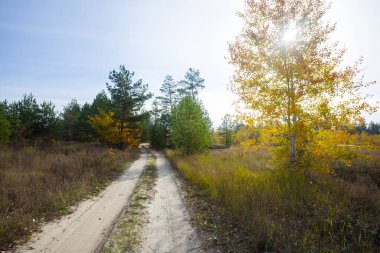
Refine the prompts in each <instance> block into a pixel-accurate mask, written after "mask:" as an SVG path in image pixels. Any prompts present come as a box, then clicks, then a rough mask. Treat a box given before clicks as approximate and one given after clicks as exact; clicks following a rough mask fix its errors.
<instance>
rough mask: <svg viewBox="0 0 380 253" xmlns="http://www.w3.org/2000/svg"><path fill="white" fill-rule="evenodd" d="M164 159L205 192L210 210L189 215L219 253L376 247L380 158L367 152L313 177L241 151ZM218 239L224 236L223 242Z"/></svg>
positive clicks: (171, 153)
mask: <svg viewBox="0 0 380 253" xmlns="http://www.w3.org/2000/svg"><path fill="white" fill-rule="evenodd" d="M166 154H167V156H168V157H169V159H170V160H171V161H172V162H173V164H174V165H175V166H176V168H178V170H179V171H180V172H181V174H182V175H183V176H184V177H185V178H186V179H187V180H188V181H189V182H191V183H192V184H194V185H196V186H197V187H198V190H199V191H200V192H203V193H205V196H206V199H205V200H204V202H206V203H207V202H208V200H211V203H213V204H214V205H215V206H216V208H214V209H212V208H205V209H196V208H195V211H196V212H198V214H195V217H199V216H201V217H202V219H200V220H199V219H198V223H199V224H198V225H199V226H200V227H203V230H206V231H210V230H211V234H212V233H214V236H215V235H216V236H217V238H215V240H211V242H214V243H215V244H216V245H217V246H218V245H219V246H220V245H222V246H223V247H224V249H225V250H232V252H252V251H254V252H263V251H266V252H271V251H275V252H278V251H279V252H305V251H307V252H310V251H313V252H376V251H378V250H379V249H380V238H379V235H380V231H379V229H380V190H379V186H380V185H379V183H380V182H379V181H378V179H379V175H380V170H379V168H380V159H379V156H380V154H379V153H373V155H374V156H376V157H374V158H376V159H374V160H372V161H363V160H358V161H357V163H358V164H360V166H358V167H353V168H347V167H345V168H339V169H340V170H344V173H343V174H342V175H339V176H335V177H332V176H330V175H324V174H320V173H312V174H310V176H309V177H305V176H304V175H303V174H299V173H293V172H290V171H288V170H284V169H278V168H276V167H275V166H274V165H273V164H268V162H267V161H268V159H269V154H268V153H267V152H257V151H251V152H248V153H246V154H244V155H243V154H242V149H240V148H231V149H228V150H222V151H212V152H210V153H208V154H204V155H193V156H183V155H181V154H180V153H178V152H177V151H171V150H167V151H166ZM339 169H338V168H337V170H339ZM363 171H366V172H365V173H363ZM347 175H350V176H349V177H350V178H351V179H350V180H348V179H347ZM201 195H202V194H201ZM198 203H199V202H198ZM204 204H205V203H203V205H204ZM199 212H204V213H206V214H199ZM207 213H208V214H207ZM215 217H218V218H215ZM195 219H196V218H195ZM215 219H216V220H215ZM218 221H219V222H218ZM220 227H221V228H220ZM209 234H210V233H209ZM223 234H224V235H228V236H227V237H224V238H223ZM209 237H210V236H209ZM236 237H237V238H236ZM211 238H213V237H211Z"/></svg>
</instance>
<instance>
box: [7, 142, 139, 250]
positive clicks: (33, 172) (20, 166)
mask: <svg viewBox="0 0 380 253" xmlns="http://www.w3.org/2000/svg"><path fill="white" fill-rule="evenodd" d="M137 157H138V151H137V150H128V151H120V150H118V149H112V148H106V147H102V146H100V145H95V144H92V143H58V142H57V143H51V144H50V145H46V144H45V145H42V146H40V147H31V146H26V147H22V148H15V147H8V148H2V149H0V168H1V170H0V249H3V250H6V249H8V248H11V247H12V246H14V245H15V243H16V242H18V241H20V240H24V239H26V238H27V236H29V235H30V234H31V232H33V231H35V230H36V229H38V226H39V225H40V224H41V223H42V222H46V221H50V220H52V219H53V218H56V217H58V216H60V215H62V214H68V213H70V212H71V207H72V206H73V205H74V204H75V203H77V202H78V201H80V200H82V199H84V198H87V197H90V196H94V195H97V194H98V193H99V192H100V191H101V190H102V189H103V188H104V187H105V186H106V185H107V183H109V182H110V181H111V180H112V179H115V178H116V177H117V176H118V175H120V174H121V173H122V172H123V171H124V169H126V168H127V166H128V164H129V163H131V162H132V161H133V160H135V159H136V158H137Z"/></svg>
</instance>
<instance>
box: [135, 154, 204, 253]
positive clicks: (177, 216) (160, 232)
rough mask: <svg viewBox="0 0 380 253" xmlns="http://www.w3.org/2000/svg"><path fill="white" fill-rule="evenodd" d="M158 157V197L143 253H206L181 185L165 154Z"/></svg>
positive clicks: (150, 209)
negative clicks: (194, 225)
mask: <svg viewBox="0 0 380 253" xmlns="http://www.w3.org/2000/svg"><path fill="white" fill-rule="evenodd" d="M154 155H155V156H156V157H157V173H158V179H157V182H156V186H155V195H154V197H153V200H152V202H151V203H150V204H149V205H148V207H147V212H148V217H147V219H148V223H147V224H146V226H145V228H144V230H143V238H142V245H141V252H142V253H150V252H157V253H158V252H159V253H164V252H165V253H166V252H173V253H175V252H179V253H180V252H194V253H195V252H203V251H202V250H201V248H200V246H201V245H200V242H199V240H198V239H197V236H196V233H195V231H194V229H193V228H192V227H191V225H190V223H189V215H188V212H187V209H186V206H185V203H184V201H183V199H182V197H181V194H182V193H181V189H180V188H179V185H178V183H179V181H178V179H176V176H175V174H174V171H173V169H172V168H171V166H170V164H169V162H168V160H167V159H166V158H165V157H164V155H163V154H161V153H159V152H154Z"/></svg>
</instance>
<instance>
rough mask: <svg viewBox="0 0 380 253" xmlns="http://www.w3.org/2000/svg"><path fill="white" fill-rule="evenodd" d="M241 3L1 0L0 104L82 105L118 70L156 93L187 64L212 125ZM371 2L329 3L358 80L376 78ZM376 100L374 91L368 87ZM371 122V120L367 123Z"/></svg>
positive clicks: (222, 99) (222, 104) (222, 101)
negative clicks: (361, 75)
mask: <svg viewBox="0 0 380 253" xmlns="http://www.w3.org/2000/svg"><path fill="white" fill-rule="evenodd" d="M242 6H243V1H242V0H175V1H174V0H110V1H104V0H81V1H78V0H66V1H48V0H44V1H42V0H33V1H32V0H18V1H0V43H1V44H0V100H4V99H7V100H9V101H13V100H18V99H20V98H22V96H23V94H25V93H30V92H31V93H33V94H34V95H35V96H36V97H37V99H38V100H39V101H40V102H42V101H43V100H48V101H53V102H54V103H55V104H56V105H57V109H59V110H60V109H61V108H62V106H63V105H65V104H67V103H68V102H69V101H70V100H71V99H72V98H76V99H77V100H78V101H79V102H80V103H84V102H86V101H88V102H91V101H92V99H93V98H94V97H95V95H96V94H97V93H98V92H99V91H101V90H102V89H105V83H106V82H107V81H108V80H107V79H108V73H109V71H110V70H112V69H116V68H118V66H119V65H120V64H124V65H125V66H126V67H127V68H128V69H130V70H133V71H135V73H136V77H141V78H143V80H144V82H146V83H148V84H149V87H150V89H151V90H152V91H153V92H154V93H155V94H156V95H158V90H159V87H160V85H161V83H162V80H163V79H164V77H165V75H167V74H171V75H173V76H174V78H175V79H176V80H180V79H182V78H183V75H184V73H185V72H186V70H187V69H188V68H189V67H193V68H199V69H200V71H201V76H202V77H204V78H205V79H206V81H205V85H206V88H205V89H204V90H203V91H202V92H201V99H202V100H203V102H204V104H205V107H206V109H207V110H208V111H209V114H210V116H211V119H212V120H213V121H214V124H215V125H218V124H219V123H220V118H221V117H222V116H223V115H224V114H225V113H228V112H233V106H232V105H231V104H232V102H233V101H234V100H235V99H236V97H235V96H234V95H233V94H231V92H229V91H228V90H227V85H228V83H229V80H230V78H231V75H232V67H231V66H229V65H228V64H227V60H226V59H225V57H227V56H228V41H233V40H234V38H235V36H236V35H238V33H239V31H240V29H241V21H240V20H239V18H238V17H236V15H235V13H236V11H238V10H239V9H241V8H242ZM379 11H380V1H378V0H362V1H357V0H334V1H333V5H332V9H331V11H330V13H329V17H330V18H331V19H332V20H335V21H337V23H338V30H337V32H336V34H335V35H334V37H335V38H336V39H338V40H339V41H341V42H342V45H344V46H346V47H347V48H348V55H347V62H352V61H353V60H355V59H357V58H358V57H360V56H364V60H365V64H364V67H365V74H366V79H367V80H378V81H380V65H379V63H378V61H379V59H380V43H379V39H380V38H379V36H380V33H379V31H380V16H379V15H378V13H379ZM368 92H369V93H372V94H375V96H374V98H373V101H379V100H380V90H379V86H378V85H377V86H376V87H372V88H371V89H369V90H368ZM369 119H370V120H375V121H380V114H379V113H377V114H376V115H373V116H371V117H369Z"/></svg>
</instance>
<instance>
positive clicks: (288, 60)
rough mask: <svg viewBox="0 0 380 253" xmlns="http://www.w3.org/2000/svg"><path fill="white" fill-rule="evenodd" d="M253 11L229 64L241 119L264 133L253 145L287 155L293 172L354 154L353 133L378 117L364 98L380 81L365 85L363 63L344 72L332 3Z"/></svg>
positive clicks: (304, 0)
mask: <svg viewBox="0 0 380 253" xmlns="http://www.w3.org/2000/svg"><path fill="white" fill-rule="evenodd" d="M245 6H246V8H245V11H244V12H242V13H239V14H238V15H239V16H240V17H241V18H242V19H243V21H244V28H243V30H242V32H241V34H240V35H239V36H238V37H237V38H236V40H235V41H234V42H232V43H231V44H230V47H229V51H230V58H229V61H230V63H231V64H232V65H233V66H234V68H235V72H234V75H233V81H232V83H231V90H232V91H233V92H234V93H235V94H237V95H238V96H239V97H240V101H241V102H242V105H243V108H244V109H243V110H241V114H240V117H241V119H242V120H244V121H245V122H246V123H247V124H248V125H250V126H251V127H258V126H260V129H262V133H261V138H260V140H261V142H260V143H256V142H255V143H254V141H252V140H251V142H250V143H248V144H252V145H256V146H257V145H263V144H264V143H265V144H266V145H269V146H270V147H271V148H276V150H277V151H278V150H281V151H282V157H286V159H285V160H286V163H287V164H288V165H290V166H289V167H290V168H294V167H299V165H301V166H302V165H303V163H305V161H307V160H310V159H312V158H315V159H319V158H320V159H322V160H323V159H325V158H326V159H327V158H329V157H334V156H336V155H337V154H342V152H343V151H344V150H346V151H350V150H349V148H348V147H347V146H349V145H341V144H342V142H343V144H347V143H344V142H345V141H348V140H349V136H348V134H347V133H348V131H347V130H348V129H349V128H350V127H352V126H353V124H356V123H359V122H362V121H363V113H373V112H375V111H376V110H377V107H376V106H373V105H370V104H368V103H367V102H366V99H367V95H363V94H362V93H361V89H362V88H364V87H367V86H368V85H371V84H374V83H375V82H370V83H367V82H365V81H364V78H363V76H362V74H361V69H360V66H361V63H362V59H359V60H358V61H357V62H355V63H354V64H352V65H351V66H343V60H344V56H345V53H346V49H344V48H341V47H340V46H339V43H338V42H334V41H331V34H332V33H333V32H334V30H335V24H333V23H330V22H328V21H326V18H325V14H326V12H327V11H328V9H329V6H330V4H329V3H327V2H326V1H324V0H286V1H285V0H246V1H245ZM330 135H334V136H335V135H336V136H339V138H333V137H331V136H330ZM328 136H329V137H328ZM346 138H347V139H346ZM333 140H335V141H336V142H333ZM268 143H270V144H268ZM327 147H328V148H327ZM315 148H318V150H313V149H315ZM284 152H285V153H284ZM343 153H344V152H343ZM305 166H306V165H305Z"/></svg>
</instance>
